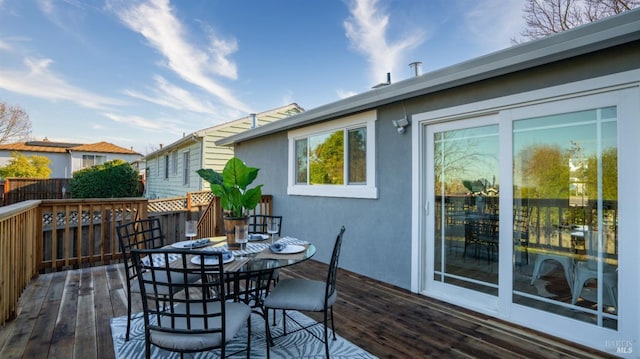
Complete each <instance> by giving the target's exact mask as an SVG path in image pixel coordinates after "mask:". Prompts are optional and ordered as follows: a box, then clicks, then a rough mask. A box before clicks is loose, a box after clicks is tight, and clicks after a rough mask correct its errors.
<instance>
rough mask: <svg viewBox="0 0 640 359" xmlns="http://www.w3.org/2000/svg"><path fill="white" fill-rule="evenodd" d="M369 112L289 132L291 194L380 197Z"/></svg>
mask: <svg viewBox="0 0 640 359" xmlns="http://www.w3.org/2000/svg"><path fill="white" fill-rule="evenodd" d="M375 120H376V112H375V111H370V112H366V113H362V114H358V115H354V116H350V117H346V118H343V119H340V120H337V121H331V122H329V123H324V124H319V125H314V126H310V127H307V128H304V129H300V130H295V131H291V132H290V133H289V159H290V160H289V186H288V193H289V194H292V195H312V196H328V197H354V198H377V189H376V184H375V160H374V154H375V141H374V139H375Z"/></svg>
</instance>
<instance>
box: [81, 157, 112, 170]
mask: <svg viewBox="0 0 640 359" xmlns="http://www.w3.org/2000/svg"><path fill="white" fill-rule="evenodd" d="M106 161H107V157H106V156H98V155H82V168H86V167H91V166H95V165H101V164H103V163H105V162H106Z"/></svg>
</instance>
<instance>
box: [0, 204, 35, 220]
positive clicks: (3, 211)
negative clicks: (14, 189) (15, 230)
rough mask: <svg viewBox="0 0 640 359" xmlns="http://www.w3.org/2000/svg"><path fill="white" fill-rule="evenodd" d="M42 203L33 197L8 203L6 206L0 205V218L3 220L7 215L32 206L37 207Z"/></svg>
mask: <svg viewBox="0 0 640 359" xmlns="http://www.w3.org/2000/svg"><path fill="white" fill-rule="evenodd" d="M40 203H42V201H41V200H39V199H33V200H28V201H22V202H18V203H14V204H10V205H8V206H4V207H0V220H3V219H5V218H7V217H11V216H14V215H16V214H18V213H21V212H24V211H27V210H30V209H32V208H35V207H38V206H39V205H40Z"/></svg>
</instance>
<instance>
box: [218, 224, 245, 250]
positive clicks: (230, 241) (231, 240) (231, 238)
mask: <svg viewBox="0 0 640 359" xmlns="http://www.w3.org/2000/svg"><path fill="white" fill-rule="evenodd" d="M223 220H224V232H225V234H226V236H227V247H228V248H229V249H240V244H238V243H236V226H240V225H247V224H249V217H239V218H232V217H223Z"/></svg>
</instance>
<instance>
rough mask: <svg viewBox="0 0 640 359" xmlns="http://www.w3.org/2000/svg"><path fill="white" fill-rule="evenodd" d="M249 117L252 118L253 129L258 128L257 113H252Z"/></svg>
mask: <svg viewBox="0 0 640 359" xmlns="http://www.w3.org/2000/svg"><path fill="white" fill-rule="evenodd" d="M249 116H251V128H256V127H257V123H256V114H255V113H251V114H249Z"/></svg>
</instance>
